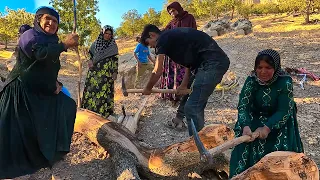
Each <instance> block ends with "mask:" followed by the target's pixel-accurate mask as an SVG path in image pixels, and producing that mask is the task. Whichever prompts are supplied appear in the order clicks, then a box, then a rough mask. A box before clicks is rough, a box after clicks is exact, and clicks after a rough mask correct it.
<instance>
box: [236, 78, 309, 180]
mask: <svg viewBox="0 0 320 180" xmlns="http://www.w3.org/2000/svg"><path fill="white" fill-rule="evenodd" d="M296 112H297V109H296V104H295V102H294V99H293V86H292V79H291V77H289V76H279V77H278V79H277V80H276V81H275V82H273V83H272V84H270V85H266V86H262V85H260V84H259V83H258V82H257V81H256V80H255V78H254V77H248V78H247V79H246V81H245V84H244V86H243V88H242V91H241V94H240V97H239V104H238V121H237V123H236V125H235V128H234V132H235V135H236V137H239V136H241V135H242V130H243V127H245V126H249V127H250V129H251V131H252V132H254V131H255V130H256V129H257V128H258V127H263V126H264V125H266V126H268V127H269V128H270V130H271V132H270V133H269V135H268V137H267V139H265V140H260V139H256V140H255V141H253V142H250V143H243V144H240V145H238V146H236V147H235V148H234V149H233V151H232V154H231V160H230V178H231V177H233V176H235V175H237V174H240V173H241V172H243V171H244V170H246V169H248V168H249V167H251V166H253V165H254V164H255V163H257V162H258V161H259V160H260V159H261V158H262V157H264V156H265V155H267V154H268V153H271V152H274V151H293V152H303V146H302V142H301V139H300V135H299V129H298V123H297V117H296Z"/></svg>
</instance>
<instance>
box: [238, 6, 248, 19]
mask: <svg viewBox="0 0 320 180" xmlns="http://www.w3.org/2000/svg"><path fill="white" fill-rule="evenodd" d="M238 13H239V14H240V15H241V16H243V17H244V18H249V15H250V14H251V5H248V4H241V5H240V6H239V7H238Z"/></svg>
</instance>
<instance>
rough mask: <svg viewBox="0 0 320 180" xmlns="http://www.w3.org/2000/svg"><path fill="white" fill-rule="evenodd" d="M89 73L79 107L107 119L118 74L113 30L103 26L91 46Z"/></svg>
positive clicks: (111, 108) (111, 111)
mask: <svg viewBox="0 0 320 180" xmlns="http://www.w3.org/2000/svg"><path fill="white" fill-rule="evenodd" d="M89 54H90V57H91V58H90V60H89V64H88V66H89V72H88V74H87V79H86V82H85V87H84V91H83V97H82V104H81V107H82V108H85V109H88V110H90V111H94V112H96V113H98V114H101V115H102V116H103V117H105V118H107V117H108V116H109V115H111V114H113V109H114V104H113V97H114V81H115V80H116V79H117V74H118V54H119V53H118V46H117V44H116V42H115V40H114V38H113V28H112V27H111V26H108V25H107V26H104V27H103V28H102V30H101V33H100V34H99V36H98V38H97V40H96V41H95V42H94V43H93V44H92V45H91V47H90V50H89Z"/></svg>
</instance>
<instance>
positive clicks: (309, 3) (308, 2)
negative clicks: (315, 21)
mask: <svg viewBox="0 0 320 180" xmlns="http://www.w3.org/2000/svg"><path fill="white" fill-rule="evenodd" d="M306 3H307V6H306V17H305V23H306V24H308V23H309V22H310V8H311V3H312V0H306Z"/></svg>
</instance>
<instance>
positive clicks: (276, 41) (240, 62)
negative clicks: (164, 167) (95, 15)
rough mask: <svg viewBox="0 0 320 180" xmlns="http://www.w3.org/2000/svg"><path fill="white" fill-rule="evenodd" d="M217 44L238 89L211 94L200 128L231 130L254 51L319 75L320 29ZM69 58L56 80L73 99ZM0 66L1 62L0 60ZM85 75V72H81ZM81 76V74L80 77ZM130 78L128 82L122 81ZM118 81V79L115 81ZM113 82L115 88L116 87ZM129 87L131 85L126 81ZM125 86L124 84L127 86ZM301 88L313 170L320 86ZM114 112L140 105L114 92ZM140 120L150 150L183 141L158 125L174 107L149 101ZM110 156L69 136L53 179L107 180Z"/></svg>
mask: <svg viewBox="0 0 320 180" xmlns="http://www.w3.org/2000/svg"><path fill="white" fill-rule="evenodd" d="M216 40H217V42H218V44H219V45H220V46H221V47H222V49H223V50H224V51H225V52H226V53H227V54H228V56H229V58H230V60H231V65H230V71H232V72H234V73H235V74H236V76H237V77H239V80H240V86H238V87H236V88H234V89H232V90H230V91H227V92H225V95H224V97H223V99H220V96H221V94H220V93H219V92H217V93H213V94H212V96H211V97H210V100H209V101H210V102H209V103H208V105H207V107H206V109H205V119H206V124H212V123H223V124H227V125H229V126H230V127H233V125H234V123H235V122H236V120H237V109H236V107H237V103H238V95H239V92H240V90H241V86H242V84H243V82H244V80H245V78H246V76H247V75H248V73H249V72H250V71H251V70H252V69H253V63H254V59H255V57H256V55H257V53H258V52H259V51H260V50H263V49H266V48H273V49H275V50H278V51H279V52H280V54H281V57H282V66H283V67H294V68H301V67H303V68H306V69H307V70H309V71H310V72H313V73H314V74H317V75H320V68H319V67H320V30H312V31H292V32H285V33H284V32H281V33H280V32H270V33H266V32H265V33H262V32H253V33H252V34H249V35H247V36H235V35H234V34H232V33H230V34H226V35H223V36H220V37H218V38H216ZM131 57H132V56H131V54H126V55H123V56H122V57H120V67H119V69H120V71H126V72H127V73H126V74H127V75H129V76H133V75H134V71H133V70H131V71H130V72H129V73H128V71H129V70H130V68H131V67H132V66H133V65H134V60H133V59H132V58H131ZM73 58H74V57H72V56H71V55H68V56H63V57H62V66H63V68H62V70H61V75H60V80H61V81H62V82H63V83H64V85H65V86H66V87H67V88H68V89H69V90H70V91H71V93H72V94H73V97H74V98H76V84H75V82H76V80H77V69H76V67H74V66H72V59H73ZM2 62H3V61H2ZM85 70H86V69H85ZM84 77H85V72H84V73H83V78H84ZM127 78H131V77H127ZM119 79H120V78H119ZM119 82H120V81H119V80H118V81H117V85H116V87H117V88H119V87H120V84H119ZM130 82H132V81H130ZM130 82H128V83H130ZM304 88H305V89H301V88H300V86H299V84H298V83H295V85H294V95H295V100H296V102H297V105H298V122H299V128H300V134H301V137H302V141H303V144H304V148H305V153H306V154H307V155H308V156H310V157H311V158H312V159H313V160H314V161H316V163H317V164H318V166H319V165H320V155H319V154H320V135H319V132H318V131H319V129H320V121H319V119H320V81H318V82H315V81H311V80H310V79H308V80H307V82H306V83H305V84H304ZM115 98H116V113H117V114H120V113H121V110H120V107H121V105H125V107H126V110H127V111H128V112H132V113H134V112H135V111H136V110H137V109H138V105H139V103H140V101H141V100H142V98H143V97H142V96H140V95H129V96H128V97H123V96H121V93H120V92H119V91H117V95H116V97H115ZM151 99H155V100H151V101H149V102H148V104H147V106H146V108H145V110H144V112H143V114H142V118H141V122H140V124H139V129H138V132H137V134H138V137H139V139H141V141H144V142H145V143H147V144H150V146H152V147H159V146H165V145H169V144H172V143H175V142H178V141H181V140H183V139H184V138H186V137H187V131H183V132H179V131H176V130H173V129H169V128H167V127H165V126H164V123H165V122H166V121H167V120H170V119H171V118H173V117H174V115H175V111H176V108H175V107H173V106H172V104H171V103H169V102H164V101H162V100H158V99H156V98H151ZM109 156H110V155H109V154H108V153H107V152H105V151H104V150H103V149H101V148H99V147H98V146H96V145H94V144H92V143H90V142H89V141H88V140H87V139H86V138H85V137H84V136H83V135H81V134H79V133H75V134H74V137H73V142H72V145H71V152H70V153H69V154H68V155H67V157H66V159H65V160H64V161H62V162H60V163H58V164H57V165H56V166H55V167H54V168H53V171H54V174H58V175H59V176H60V177H63V179H78V180H80V179H81V180H82V179H83V180H84V179H113V178H114V177H113V176H112V169H113V167H112V165H111V162H110V159H109V158H108V157H109ZM50 172H51V171H50V170H48V169H44V170H41V171H40V172H38V173H36V174H35V175H32V176H28V178H29V179H48V178H49V177H50Z"/></svg>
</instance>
